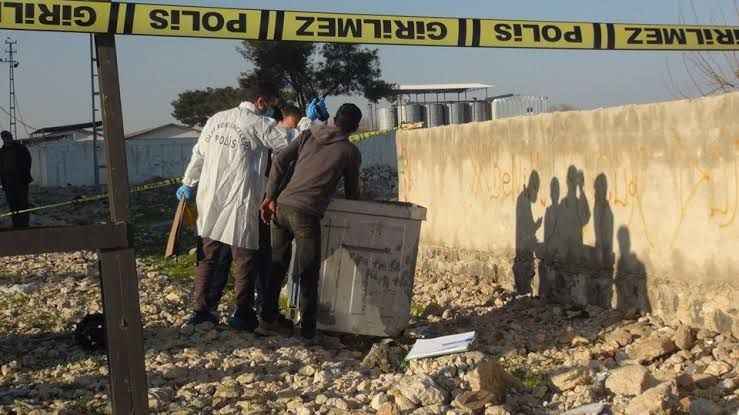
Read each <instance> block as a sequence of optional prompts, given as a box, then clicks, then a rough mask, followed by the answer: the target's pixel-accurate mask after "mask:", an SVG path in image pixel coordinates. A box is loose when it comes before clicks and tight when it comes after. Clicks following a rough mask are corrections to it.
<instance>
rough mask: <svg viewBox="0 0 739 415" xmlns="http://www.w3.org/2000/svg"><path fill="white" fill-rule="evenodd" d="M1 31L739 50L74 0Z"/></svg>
mask: <svg viewBox="0 0 739 415" xmlns="http://www.w3.org/2000/svg"><path fill="white" fill-rule="evenodd" d="M0 29H11V30H42V31H56V32H60V31H61V32H81V33H115V34H121V35H149V36H175V37H203V38H223V39H244V40H284V41H303V42H335V43H362V44H385V45H408V46H456V47H486V48H531V49H589V50H681V51H688V50H695V51H721V50H739V27H737V26H710V25H655V24H639V23H602V22H547V21H523V20H499V19H478V18H456V17H416V16H385V15H368V14H347V13H322V12H300V11H284V10H259V9H236V8H216V7H196V6H179V5H159V4H143V3H119V2H111V3H108V2H94V1H73V0H25V1H0Z"/></svg>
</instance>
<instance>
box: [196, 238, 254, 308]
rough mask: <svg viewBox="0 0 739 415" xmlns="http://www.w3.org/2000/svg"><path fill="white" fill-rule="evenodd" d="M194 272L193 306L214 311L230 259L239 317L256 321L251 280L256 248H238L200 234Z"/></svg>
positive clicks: (226, 276)
mask: <svg viewBox="0 0 739 415" xmlns="http://www.w3.org/2000/svg"><path fill="white" fill-rule="evenodd" d="M199 251H200V252H199V258H198V267H197V272H196V276H195V288H194V293H193V308H194V309H195V311H214V310H215V309H216V308H217V307H218V303H219V302H220V301H221V298H222V297H223V291H224V289H225V288H226V283H227V282H228V266H226V264H228V265H230V264H231V263H233V275H234V289H235V291H236V312H237V313H238V314H239V316H240V317H241V318H244V319H246V320H250V321H253V322H256V313H255V312H254V283H255V281H256V274H257V262H258V259H259V251H258V250H256V249H245V248H238V247H234V246H231V245H228V244H225V243H223V242H219V241H214V240H212V239H208V238H202V245H201V249H200V250H199Z"/></svg>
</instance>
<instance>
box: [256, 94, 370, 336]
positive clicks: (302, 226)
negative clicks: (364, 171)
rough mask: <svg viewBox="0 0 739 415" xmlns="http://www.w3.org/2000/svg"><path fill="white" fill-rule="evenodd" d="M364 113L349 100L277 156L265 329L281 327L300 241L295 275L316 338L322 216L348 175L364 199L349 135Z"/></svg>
mask: <svg viewBox="0 0 739 415" xmlns="http://www.w3.org/2000/svg"><path fill="white" fill-rule="evenodd" d="M361 120H362V111H360V109H359V108H358V107H357V106H356V105H354V104H344V105H342V106H341V107H340V108H339V110H338V111H337V112H336V116H335V117H334V124H335V126H313V127H311V129H310V130H308V131H305V132H303V133H302V134H300V135H299V136H298V138H297V139H296V140H295V141H293V142H292V143H291V144H290V145H289V146H288V147H287V148H286V149H284V150H283V151H281V152H280V153H279V154H278V155H277V156H276V157H275V158H274V160H273V164H272V170H271V172H270V175H269V181H268V182H267V195H266V198H265V201H264V203H263V204H262V208H261V214H262V220H264V221H265V222H269V221H270V220H272V219H274V220H273V223H272V227H271V228H272V272H271V274H272V278H271V279H270V285H271V288H270V293H269V298H266V299H265V300H266V303H265V305H264V307H263V309H262V322H261V323H260V327H261V328H263V329H265V330H267V331H270V330H273V331H279V324H276V321H277V320H278V317H279V308H278V300H279V290H280V287H279V284H278V282H280V281H282V280H283V279H284V278H285V274H286V273H287V271H288V267H289V265H290V256H291V255H290V253H291V244H292V241H293V239H295V245H296V247H295V260H294V266H295V269H294V271H293V272H294V275H295V276H296V277H297V278H298V281H299V283H300V301H299V305H300V312H301V316H302V323H301V335H302V336H303V338H305V339H307V340H312V339H313V338H314V336H315V334H316V319H317V316H318V276H319V270H320V266H321V218H322V217H323V215H324V213H325V212H326V208H327V207H328V205H329V202H330V200H331V196H333V194H334V193H335V192H336V188H337V186H338V184H339V180H340V179H341V178H342V177H343V178H344V188H345V191H346V198H347V199H359V167H360V165H361V163H362V156H361V154H360V152H359V149H358V148H357V147H356V146H355V145H354V144H352V143H351V142H350V141H349V139H348V137H349V135H350V134H352V133H353V132H355V131H356V130H357V128H358V127H359V122H360V121H361ZM292 162H295V168H294V174H293V175H292V176H291V177H290V179H289V181H288V182H287V185H286V186H285V188H284V190H281V188H282V186H281V183H283V179H284V176H285V175H286V174H287V172H288V168H289V166H290V164H291V163H292Z"/></svg>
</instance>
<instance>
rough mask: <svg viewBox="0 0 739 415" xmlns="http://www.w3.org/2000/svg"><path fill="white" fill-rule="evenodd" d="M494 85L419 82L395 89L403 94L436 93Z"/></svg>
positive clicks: (462, 90)
mask: <svg viewBox="0 0 739 415" xmlns="http://www.w3.org/2000/svg"><path fill="white" fill-rule="evenodd" d="M492 87H493V85H486V84H478V83H469V84H419V85H398V87H397V88H395V89H394V91H395V92H396V93H399V94H400V93H402V94H423V93H426V94H434V93H437V92H438V93H442V92H447V93H455V92H465V91H473V90H476V89H486V88H492Z"/></svg>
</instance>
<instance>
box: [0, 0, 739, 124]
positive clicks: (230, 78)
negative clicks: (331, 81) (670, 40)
mask: <svg viewBox="0 0 739 415" xmlns="http://www.w3.org/2000/svg"><path fill="white" fill-rule="evenodd" d="M140 2H150V1H140ZM738 2H739V0H695V4H696V5H697V6H698V10H697V15H696V14H694V13H693V11H692V10H691V7H690V0H649V1H644V0H620V1H617V2H616V1H593V0H561V1H556V2H555V1H552V0H518V1H515V2H514V1H500V0H499V1H490V0H487V1H483V0H479V1H478V0H476V1H472V0H457V1H454V2H450V1H448V0H446V1H441V0H405V1H397V0H393V1H391V0H374V1H371V2H370V1H364V2H358V1H357V2H351V3H350V2H342V1H325V0H314V1H312V2H304V1H303V2H301V1H297V0H270V1H269V2H267V1H256V0H251V1H241V0H230V1H229V0H219V1H205V0H201V1H192V0H179V1H167V0H160V1H156V3H174V4H197V5H204V6H205V5H212V6H224V7H243V8H270V9H292V10H308V11H337V12H349V13H351V12H358V13H375V14H400V15H425V16H454V17H480V18H485V17H490V18H510V19H531V20H565V21H573V20H574V21H601V22H639V23H680V22H685V23H705V24H709V23H712V24H729V25H737V12H736V10H738V9H739V8H738V7H739V6H738V5H737V3H738ZM0 36H2V38H3V39H4V38H6V37H7V36H11V37H12V38H13V39H15V40H17V41H18V46H19V48H20V54H19V57H18V59H19V61H20V67H19V68H18V69H17V71H16V90H17V94H18V107H19V109H20V115H21V119H22V120H23V121H24V122H25V123H26V124H27V125H29V126H30V127H31V128H43V127H48V126H54V125H61V124H71V123H80V122H89V121H90V119H91V114H90V60H89V59H90V57H89V36H88V35H82V34H62V33H35V32H20V31H18V32H11V31H0ZM238 44H239V42H238V41H231V40H210V39H179V38H154V37H134V36H118V37H117V45H118V62H119V70H120V79H121V90H122V98H123V112H124V125H125V130H126V132H132V131H136V130H139V129H145V128H150V127H154V126H158V125H161V124H164V123H167V122H174V121H175V120H174V119H173V118H172V117H171V112H172V106H171V104H170V103H171V101H172V100H173V99H175V98H176V96H177V94H178V93H179V92H181V91H183V90H187V89H199V88H204V87H207V86H212V87H221V86H228V85H232V86H235V85H236V80H237V78H238V76H239V74H240V72H241V71H243V70H244V69H245V68H246V64H245V62H244V60H243V59H242V58H241V56H240V55H239V54H238V53H237V52H236V47H237V46H238ZM378 49H379V50H380V59H381V66H382V70H383V78H384V79H385V80H386V81H389V82H396V83H399V84H403V83H414V84H415V83H447V82H482V83H488V84H492V85H494V88H493V89H492V90H491V95H499V94H505V93H516V94H522V95H538V96H547V97H549V98H550V99H551V101H552V102H553V103H559V104H568V105H573V106H575V107H577V108H581V109H590V108H598V107H607V106H615V105H623V104H630V103H646V102H657V101H664V100H671V99H678V98H680V95H681V94H680V92H679V90H683V91H689V90H690V86H691V85H692V82H691V81H690V78H689V76H688V74H687V73H686V71H685V68H684V64H683V54H681V53H677V52H661V53H660V52H613V51H611V52H606V51H553V50H541V51H538V50H505V49H473V48H434V47H407V46H382V47H379V48H378ZM0 70H2V71H3V72H2V73H3V76H0V107H3V108H7V104H8V100H7V93H8V80H7V76H5V75H4V74H5V73H6V72H4V71H6V67H3V66H0ZM343 101H354V102H359V103H362V100H360V99H357V98H348V97H338V98H332V99H330V100H329V101H328V103H329V106H330V107H332V108H335V106H336V105H338V104H339V103H340V102H343ZM7 125H8V117H7V116H6V115H5V114H4V113H0V128H7ZM19 135H21V136H23V135H25V129H24V127H22V126H19Z"/></svg>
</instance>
